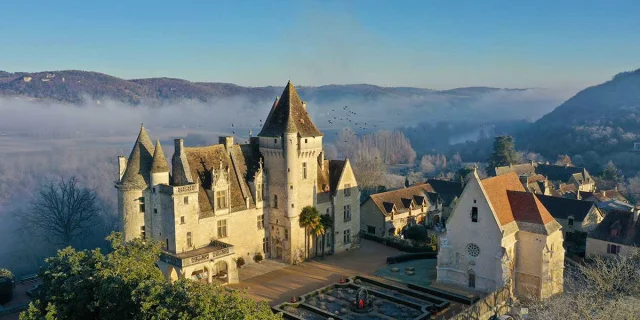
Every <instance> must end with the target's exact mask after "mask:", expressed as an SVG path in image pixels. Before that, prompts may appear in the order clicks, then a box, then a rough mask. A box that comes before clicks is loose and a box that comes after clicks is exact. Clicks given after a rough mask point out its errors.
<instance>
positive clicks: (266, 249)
mask: <svg viewBox="0 0 640 320" xmlns="http://www.w3.org/2000/svg"><path fill="white" fill-rule="evenodd" d="M262 252H264V253H269V238H267V237H264V238H262Z"/></svg>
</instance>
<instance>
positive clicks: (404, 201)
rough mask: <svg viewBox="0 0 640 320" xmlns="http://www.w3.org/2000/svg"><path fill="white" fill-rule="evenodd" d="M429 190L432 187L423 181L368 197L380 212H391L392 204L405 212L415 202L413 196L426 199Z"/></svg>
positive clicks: (385, 213)
mask: <svg viewBox="0 0 640 320" xmlns="http://www.w3.org/2000/svg"><path fill="white" fill-rule="evenodd" d="M429 192H433V188H432V187H431V185H429V184H427V183H423V184H418V185H413V186H410V187H407V188H402V189H397V190H391V191H387V192H381V193H376V194H372V195H370V196H369V198H370V199H371V200H372V201H373V203H375V205H376V206H377V207H378V209H379V210H380V212H382V214H384V215H385V216H388V215H390V214H391V209H393V206H394V205H395V208H396V210H397V211H398V212H399V213H401V212H406V211H408V210H409V206H410V205H411V203H415V202H414V199H415V197H422V199H428V198H429V195H428V193H429Z"/></svg>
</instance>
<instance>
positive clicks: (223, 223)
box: [218, 220, 227, 238]
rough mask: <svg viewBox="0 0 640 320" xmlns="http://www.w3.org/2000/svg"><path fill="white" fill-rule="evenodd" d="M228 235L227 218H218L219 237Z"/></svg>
mask: <svg viewBox="0 0 640 320" xmlns="http://www.w3.org/2000/svg"><path fill="white" fill-rule="evenodd" d="M226 237H227V220H218V238H226Z"/></svg>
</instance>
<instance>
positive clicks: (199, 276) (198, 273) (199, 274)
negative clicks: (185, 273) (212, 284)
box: [191, 267, 209, 283]
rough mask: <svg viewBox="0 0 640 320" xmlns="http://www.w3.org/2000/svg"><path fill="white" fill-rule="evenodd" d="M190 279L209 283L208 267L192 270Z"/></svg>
mask: <svg viewBox="0 0 640 320" xmlns="http://www.w3.org/2000/svg"><path fill="white" fill-rule="evenodd" d="M191 280H193V281H198V282H202V283H209V269H208V268H207V267H202V268H200V269H195V270H193V272H191Z"/></svg>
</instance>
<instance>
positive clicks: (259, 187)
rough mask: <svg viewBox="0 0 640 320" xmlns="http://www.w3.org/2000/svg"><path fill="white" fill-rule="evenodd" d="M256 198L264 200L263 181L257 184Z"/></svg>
mask: <svg viewBox="0 0 640 320" xmlns="http://www.w3.org/2000/svg"><path fill="white" fill-rule="evenodd" d="M256 198H258V201H262V183H258V184H256Z"/></svg>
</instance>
